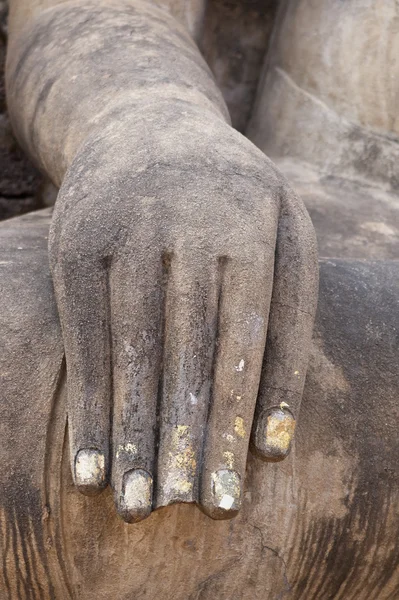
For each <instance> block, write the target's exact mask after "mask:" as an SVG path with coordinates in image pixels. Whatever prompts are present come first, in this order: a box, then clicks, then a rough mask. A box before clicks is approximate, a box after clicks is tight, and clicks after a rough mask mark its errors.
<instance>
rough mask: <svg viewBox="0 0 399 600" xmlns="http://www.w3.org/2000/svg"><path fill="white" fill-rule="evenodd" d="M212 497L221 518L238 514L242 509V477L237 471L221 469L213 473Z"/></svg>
mask: <svg viewBox="0 0 399 600" xmlns="http://www.w3.org/2000/svg"><path fill="white" fill-rule="evenodd" d="M212 496H213V502H214V505H215V508H217V509H218V512H219V513H220V514H219V517H222V516H228V515H230V514H231V513H233V512H237V511H238V510H240V507H241V477H240V476H239V474H238V473H237V472H236V471H231V470H230V469H220V470H219V471H216V472H215V473H212Z"/></svg>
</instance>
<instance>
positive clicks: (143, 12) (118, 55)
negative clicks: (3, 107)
mask: <svg viewBox="0 0 399 600" xmlns="http://www.w3.org/2000/svg"><path fill="white" fill-rule="evenodd" d="M22 4H23V3H22V2H18V1H15V2H14V3H13V6H12V18H11V22H10V27H11V31H10V46H9V54H8V61H7V88H8V103H9V108H10V114H11V119H12V122H13V126H14V129H15V131H16V134H17V137H18V139H19V141H20V143H21V144H22V145H23V147H24V148H25V150H26V151H27V152H28V153H29V155H30V156H31V157H32V158H33V159H34V161H35V162H36V164H38V166H39V167H40V168H41V169H42V170H44V171H45V172H47V173H48V175H49V176H50V177H51V178H52V180H53V181H54V183H56V184H57V185H60V183H61V182H62V179H63V176H64V174H65V171H66V169H67V168H68V166H69V165H70V164H71V161H72V160H73V158H74V156H75V155H76V152H77V149H78V148H79V147H80V146H81V144H82V143H83V142H84V140H85V139H87V137H88V136H89V135H90V134H91V133H92V132H93V131H101V130H103V129H104V128H105V127H106V126H107V125H109V124H110V123H112V122H114V123H117V122H120V120H121V119H123V120H124V121H125V122H126V119H125V117H126V115H129V119H128V121H129V123H130V125H129V130H130V133H131V135H132V136H134V135H140V136H141V137H142V135H143V131H142V127H140V126H139V125H140V121H141V120H143V119H144V118H145V117H146V115H147V114H148V112H151V109H152V112H153V113H154V107H155V113H158V114H159V115H161V114H162V113H163V112H164V111H165V110H166V108H170V106H171V105H176V104H179V105H180V106H181V107H183V106H187V107H188V109H194V110H196V111H197V110H199V111H208V112H209V111H212V112H213V113H214V115H215V116H216V118H221V119H222V120H228V115H227V110H226V108H225V105H224V102H223V99H222V97H221V94H220V92H219V90H218V89H217V88H216V86H215V83H214V81H213V78H212V76H211V74H210V72H209V70H208V68H207V66H206V64H205V62H204V60H203V59H202V57H201V55H200V53H199V51H198V49H197V48H196V46H195V44H194V43H193V41H192V40H191V38H190V36H189V35H188V34H187V33H186V31H185V30H184V28H183V27H181V26H180V25H179V24H178V23H177V22H176V21H175V20H174V19H173V17H171V16H170V15H168V14H167V13H166V12H164V11H162V10H160V9H158V8H156V7H154V6H153V5H150V4H149V3H145V2H139V1H135V2H133V1H132V0H129V1H123V0H114V1H113V0H102V1H101V2H96V3H93V2H84V3H82V2H57V1H55V2H54V3H53V4H54V6H53V7H52V8H50V9H45V2H41V3H38V2H37V3H36V5H35V7H29V9H28V10H27V12H29V18H27V19H26V20H25V23H26V26H25V27H24V28H23V29H22V28H21V27H20V24H21V22H22V21H21V14H22V13H23V7H22ZM57 4H58V5H59V6H56V5H57ZM183 103H184V104H183ZM181 110H183V109H181ZM156 120H157V116H156V114H155V121H156ZM147 121H148V119H147ZM134 124H136V125H137V127H134V126H133V125H134ZM153 126H154V127H155V128H156V127H157V123H156V122H155V123H153Z"/></svg>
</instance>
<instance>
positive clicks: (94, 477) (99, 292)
mask: <svg viewBox="0 0 399 600" xmlns="http://www.w3.org/2000/svg"><path fill="white" fill-rule="evenodd" d="M39 4H40V5H41V7H42V10H32V11H28V12H31V14H30V17H29V18H28V16H29V15H27V14H26V11H25V9H26V6H27V5H26V3H21V4H19V3H18V2H17V3H15V10H14V11H13V13H12V14H13V15H14V17H13V18H12V19H11V22H10V23H11V28H10V31H11V32H12V33H11V37H10V40H9V60H8V63H7V81H8V83H7V87H8V106H9V110H10V116H11V118H12V122H13V125H14V130H15V132H16V134H17V136H18V139H19V140H20V142H21V144H22V145H23V147H24V148H25V150H26V151H27V152H28V154H29V155H30V156H31V157H32V159H33V160H34V161H35V163H36V164H37V165H38V166H39V167H40V168H41V169H42V170H43V171H45V172H46V173H47V174H48V176H49V177H50V178H51V180H52V181H53V182H54V183H55V184H56V185H57V186H58V187H59V188H60V192H59V196H58V199H57V202H56V206H55V211H54V218H53V224H52V229H51V235H50V263H51V270H52V275H53V281H54V289H55V294H56V299H57V306H58V310H59V315H60V320H61V326H62V333H63V340H64V345H65V354H66V365H67V386H68V406H67V410H68V424H69V442H70V457H71V466H72V472H73V477H74V481H75V483H76V485H77V487H78V488H79V489H80V490H81V491H83V492H86V493H93V492H96V491H98V490H101V489H102V488H104V487H105V486H106V485H107V483H108V482H110V483H111V485H112V488H113V490H114V494H115V503H116V506H117V509H118V512H119V513H120V514H121V516H122V517H123V518H124V519H125V520H127V521H136V520H139V519H141V518H144V517H145V516H147V515H148V514H149V513H150V512H151V510H152V508H157V507H160V506H164V505H167V504H170V503H172V502H177V501H182V502H198V503H199V505H200V506H201V507H202V508H203V510H204V511H206V512H207V514H209V515H210V516H212V517H214V518H226V517H231V516H233V515H234V514H236V513H237V511H238V509H239V507H240V504H241V503H242V498H243V483H244V476H245V465H246V458H247V451H248V446H249V441H250V436H251V430H252V443H253V447H254V449H255V450H256V451H257V452H258V453H259V454H260V455H261V456H263V457H264V458H267V459H272V460H277V459H281V458H283V457H284V456H285V455H286V454H287V453H288V451H289V448H290V444H291V439H292V435H293V430H294V424H295V420H296V417H297V413H298V410H299V403H300V399H301V395H302V389H303V385H304V378H305V372H306V366H307V358H308V349H309V342H310V338H311V333H312V326H313V317H314V312H315V305H316V296H317V256H316V254H317V253H316V244H315V236H314V231H313V228H312V225H311V223H310V220H309V217H308V215H307V213H306V210H305V209H304V207H303V205H302V204H301V202H300V201H299V200H298V199H297V198H296V197H295V195H294V193H293V192H292V191H291V190H290V188H289V186H288V184H287V183H286V181H285V180H284V179H283V177H282V176H281V175H280V174H279V173H278V172H277V170H276V169H275V167H274V166H273V164H272V163H271V162H270V161H269V160H268V159H267V158H266V156H265V155H264V154H263V153H262V152H261V151H259V150H258V149H257V148H256V147H255V146H254V145H253V144H252V143H251V142H249V141H248V140H247V139H246V138H244V137H243V136H241V135H240V134H239V133H238V132H236V131H234V130H233V129H232V128H231V126H230V124H229V115H228V112H227V109H226V106H225V104H224V101H223V98H222V96H221V93H220V91H219V90H218V89H217V87H216V85H215V82H214V80H213V78H212V75H211V73H210V71H209V69H208V67H207V65H206V64H205V62H204V60H203V57H202V56H201V54H200V52H199V50H198V48H197V47H196V45H195V44H194V42H193V40H192V39H191V37H190V36H189V34H188V33H187V31H186V30H185V29H184V27H182V26H181V25H179V23H178V22H177V21H176V20H175V19H174V18H173V17H172V16H171V15H170V14H168V12H167V11H164V10H161V9H160V8H157V7H156V6H154V5H153V4H152V3H148V2H142V1H141V0H128V1H126V0H97V1H96V2H92V1H91V0H87V1H79V2H77V1H75V0H71V1H69V2H62V3H58V2H56V3H55V5H53V6H52V8H49V9H47V8H48V3H47V2H39ZM50 4H51V3H50ZM17 5H18V6H17ZM18 7H19V8H20V10H17V8H18ZM17 17H18V18H17ZM27 18H28V24H26V20H27ZM13 19H14V20H13ZM15 19H16V20H15ZM255 409H256V410H255ZM254 415H255V420H254Z"/></svg>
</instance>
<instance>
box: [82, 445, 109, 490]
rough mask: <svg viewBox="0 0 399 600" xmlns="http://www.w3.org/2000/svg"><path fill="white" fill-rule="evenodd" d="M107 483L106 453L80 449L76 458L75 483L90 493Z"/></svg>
mask: <svg viewBox="0 0 399 600" xmlns="http://www.w3.org/2000/svg"><path fill="white" fill-rule="evenodd" d="M105 483H106V480H105V458H104V454H103V453H102V452H99V451H98V450H79V452H78V453H77V454H76V458H75V485H76V486H77V487H78V488H79V490H80V491H81V492H83V493H85V494H90V493H95V492H98V491H99V489H101V488H103V487H104V485H105Z"/></svg>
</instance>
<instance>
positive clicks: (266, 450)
mask: <svg viewBox="0 0 399 600" xmlns="http://www.w3.org/2000/svg"><path fill="white" fill-rule="evenodd" d="M295 425H296V422H295V419H294V417H293V415H292V414H291V413H290V412H289V411H288V410H285V409H283V408H273V409H272V410H271V411H269V412H266V413H265V414H264V415H263V416H262V417H260V419H259V425H258V428H257V432H256V446H257V448H258V450H259V451H260V452H261V454H262V455H263V456H264V458H268V459H270V460H282V459H283V458H285V457H286V456H288V454H289V452H290V450H291V444H292V440H293V438H294V432H295Z"/></svg>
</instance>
